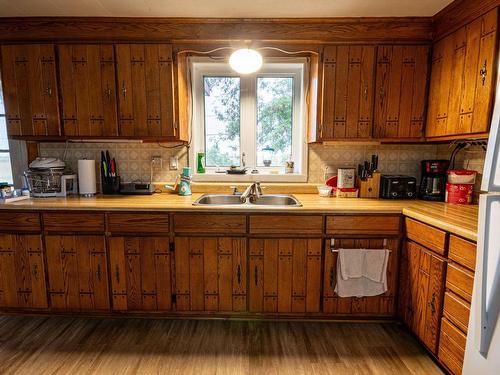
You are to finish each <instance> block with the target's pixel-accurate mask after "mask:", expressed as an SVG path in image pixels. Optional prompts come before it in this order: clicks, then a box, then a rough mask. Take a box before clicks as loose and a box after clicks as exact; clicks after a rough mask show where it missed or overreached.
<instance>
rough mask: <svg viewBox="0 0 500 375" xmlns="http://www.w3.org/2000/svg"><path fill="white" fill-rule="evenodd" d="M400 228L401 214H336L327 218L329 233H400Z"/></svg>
mask: <svg viewBox="0 0 500 375" xmlns="http://www.w3.org/2000/svg"><path fill="white" fill-rule="evenodd" d="M399 228H400V216H399V215H384V216H376V215H334V216H328V217H327V219H326V232H327V233H328V234H352V235H358V234H363V235H365V234H389V235H398V234H399Z"/></svg>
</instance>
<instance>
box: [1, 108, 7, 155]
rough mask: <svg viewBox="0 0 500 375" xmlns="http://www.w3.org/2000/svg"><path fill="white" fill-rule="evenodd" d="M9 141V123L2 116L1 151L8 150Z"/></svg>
mask: <svg viewBox="0 0 500 375" xmlns="http://www.w3.org/2000/svg"><path fill="white" fill-rule="evenodd" d="M8 149H9V141H8V140H7V123H6V120H5V117H4V116H2V115H0V150H8Z"/></svg>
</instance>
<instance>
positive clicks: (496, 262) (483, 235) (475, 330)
mask: <svg viewBox="0 0 500 375" xmlns="http://www.w3.org/2000/svg"><path fill="white" fill-rule="evenodd" d="M499 76H500V75H499ZM499 123H500V81H499V83H498V84H497V91H496V98H495V107H494V110H493V116H492V122H491V130H490V138H489V141H488V149H487V151H486V160H485V165H484V171H483V180H482V183H481V190H482V191H484V192H485V193H484V194H482V195H481V197H480V199H479V227H478V241H477V255H476V273H475V278H474V290H473V292H472V306H471V314H470V319H469V329H468V335H467V345H466V348H465V359H464V367H463V374H465V375H471V374H474V375H489V374H495V375H498V374H500V322H499V311H500V124H499Z"/></svg>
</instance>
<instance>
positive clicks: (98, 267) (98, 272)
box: [95, 264, 101, 281]
mask: <svg viewBox="0 0 500 375" xmlns="http://www.w3.org/2000/svg"><path fill="white" fill-rule="evenodd" d="M95 275H96V276H97V280H99V281H101V265H100V264H98V265H97V271H96V272H95Z"/></svg>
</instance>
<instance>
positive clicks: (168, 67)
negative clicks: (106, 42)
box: [115, 44, 178, 137]
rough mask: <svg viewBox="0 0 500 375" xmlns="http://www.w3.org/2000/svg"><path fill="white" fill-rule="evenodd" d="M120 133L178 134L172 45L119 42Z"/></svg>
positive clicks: (117, 55)
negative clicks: (174, 114) (174, 103)
mask: <svg viewBox="0 0 500 375" xmlns="http://www.w3.org/2000/svg"><path fill="white" fill-rule="evenodd" d="M115 50H116V58H117V69H118V70H117V77H118V104H119V122H120V135H121V136H126V137H175V136H178V134H176V133H177V129H176V127H175V126H174V120H173V108H174V105H173V86H172V80H173V67H172V46H171V45H169V44H118V45H116V46H115Z"/></svg>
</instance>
